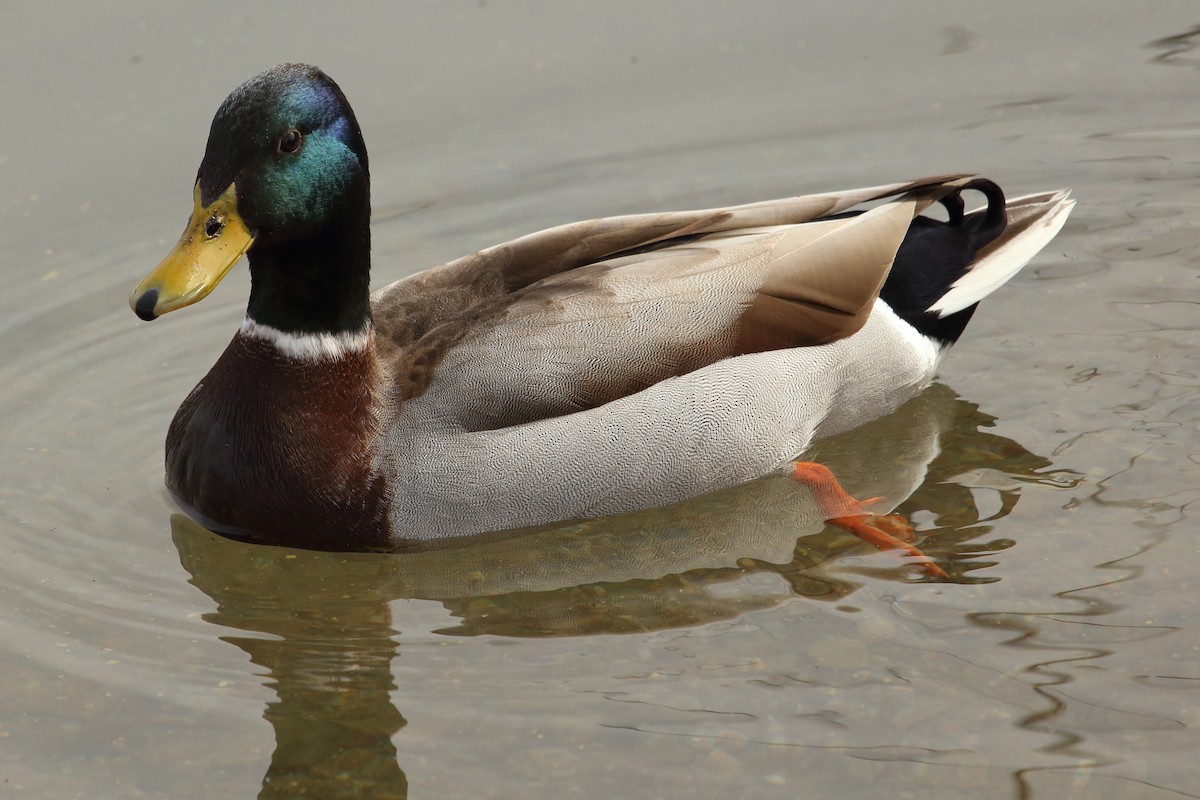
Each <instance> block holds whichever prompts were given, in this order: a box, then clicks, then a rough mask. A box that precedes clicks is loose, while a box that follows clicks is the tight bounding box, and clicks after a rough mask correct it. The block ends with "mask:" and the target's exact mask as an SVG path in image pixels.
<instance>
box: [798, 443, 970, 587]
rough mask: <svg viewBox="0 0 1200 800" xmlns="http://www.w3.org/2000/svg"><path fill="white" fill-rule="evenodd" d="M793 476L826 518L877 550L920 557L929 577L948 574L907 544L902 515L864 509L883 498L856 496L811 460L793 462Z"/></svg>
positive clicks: (909, 533) (908, 533) (907, 528)
mask: <svg viewBox="0 0 1200 800" xmlns="http://www.w3.org/2000/svg"><path fill="white" fill-rule="evenodd" d="M791 477H792V480H794V481H796V482H797V483H800V484H803V485H804V486H807V487H808V488H809V490H810V491H811V492H812V493H813V497H815V498H816V500H817V505H819V506H820V507H821V513H822V514H824V515H825V521H826V522H828V523H829V524H830V525H834V526H836V527H838V528H841V529H842V530H844V531H846V532H848V533H852V534H854V535H855V536H857V537H858V538H859V539H862V540H863V541H864V542H867V543H868V544H870V545H873V546H874V547H877V548H878V549H880V550H896V551H900V552H902V553H905V554H907V555H910V556H913V557H914V558H917V559H920V561H921V564H920V566H921V569H922V571H924V573H925V574H926V575H928V576H929V577H931V578H942V579H945V580H949V577H950V576H948V575H947V574H946V573H945V572H944V571H943V570H942V568H941V567H939V566H938V565H937V564H935V563H933V560H932V559H930V558H929V556H927V555H925V554H924V553H922V552H921V551H920V550H919V549H918V548H917V547H915V546H914V545H911V544H909V543H908V542H907V541H905V540H906V539H912V537H913V530H912V528H911V527H910V526H909V525H908V523H907V522H906V521H905V520H904V518H903V517H899V516H896V515H887V516H880V515H877V514H872V513H871V512H870V511H867V510H866V506H868V505H869V504H871V503H874V502H877V501H879V500H880V499H882V498H879V497H872V498H870V499H867V500H857V499H855V498H854V497H851V496H850V494H849V493H848V492H847V491H846V490H845V489H843V488H842V485H841V484H840V483H838V481H837V478H835V477H833V473H832V472H830V471H829V468H828V467H826V466H824V465H822V464H817V463H816V462H813V461H795V462H793V463H792V476H791Z"/></svg>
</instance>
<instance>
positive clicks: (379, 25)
mask: <svg viewBox="0 0 1200 800" xmlns="http://www.w3.org/2000/svg"><path fill="white" fill-rule="evenodd" d="M0 18H2V20H3V24H0V53H2V54H3V55H2V56H0V60H2V63H3V64H4V66H5V67H6V69H5V75H6V76H7V77H6V79H5V81H4V82H3V83H2V84H0V107H2V108H3V109H4V110H5V113H6V117H5V118H6V119H7V120H8V122H9V124H8V125H7V126H6V127H5V132H4V134H3V136H0V279H2V280H3V284H4V287H5V291H4V292H2V293H0V546H2V547H3V548H4V553H5V558H4V559H3V565H2V566H0V608H2V609H3V612H2V613H0V673H2V674H4V675H5V678H6V680H5V681H4V684H3V688H2V689H0V708H3V709H4V713H3V714H2V715H0V797H9V796H12V797H47V798H72V797H80V798H137V797H172V798H193V797H195V798H207V797H256V796H257V797H279V798H284V797H289V798H290V797H304V796H309V797H320V798H333V797H404V796H408V795H410V794H411V795H412V796H414V797H438V798H449V797H496V798H511V797H526V798H534V797H546V798H560V797H588V798H592V797H606V796H613V797H629V798H642V797H644V798H658V797H675V796H694V797H730V796H739V797H748V798H759V797H761V798H775V797H785V796H786V797H794V796H798V795H799V796H809V795H811V796H841V797H872V796H919V795H924V796H947V795H949V794H951V793H954V794H966V793H968V792H969V793H970V795H971V796H973V797H986V798H1010V797H1047V798H1056V797H1062V796H1065V795H1067V794H1068V793H1073V794H1075V795H1078V796H1087V797H1098V798H1107V797H1112V798H1117V797H1120V798H1126V797H1149V798H1154V797H1164V798H1167V797H1180V796H1185V797H1188V796H1198V794H1200V793H1198V792H1197V789H1196V788H1195V784H1196V781H1195V777H1194V775H1195V768H1194V759H1195V756H1194V754H1195V752H1196V750H1197V748H1198V747H1200V736H1198V735H1197V728H1198V727H1200V702H1197V697H1200V695H1197V691H1198V690H1200V670H1198V668H1197V666H1196V659H1195V651H1196V648H1197V647H1200V620H1197V619H1196V616H1195V615H1194V614H1192V613H1191V608H1192V605H1193V602H1192V600H1191V598H1192V596H1193V595H1194V586H1195V585H1196V583H1197V581H1198V580H1200V560H1198V559H1197V539H1196V533H1195V532H1196V530H1197V528H1198V525H1197V512H1196V510H1195V502H1196V500H1197V499H1198V498H1200V488H1198V487H1200V439H1198V436H1197V433H1198V431H1197V423H1198V421H1200V388H1198V387H1200V380H1198V373H1200V355H1198V354H1200V348H1198V344H1200V341H1198V339H1200V336H1198V334H1197V328H1198V324H1200V316H1198V313H1197V312H1198V306H1197V300H1196V297H1197V289H1198V288H1200V282H1198V275H1200V201H1198V199H1197V197H1198V192H1197V190H1198V188H1200V170H1198V168H1197V155H1196V153H1197V145H1198V144H1200V113H1198V112H1197V111H1196V110H1195V109H1196V104H1195V97H1196V85H1197V79H1198V78H1200V74H1198V72H1197V69H1198V68H1200V55H1198V53H1200V50H1197V49H1195V48H1194V43H1195V42H1197V41H1200V34H1198V33H1197V30H1198V29H1200V28H1198V24H1200V19H1198V18H1197V16H1196V14H1195V12H1194V9H1193V8H1192V7H1191V6H1189V5H1187V4H1183V3H1161V4H1158V5H1156V6H1155V7H1154V13H1136V14H1135V13H1133V12H1131V11H1130V10H1129V8H1128V6H1127V4H1118V3H1113V2H1102V3H1099V4H1097V3H1095V2H1090V3H1084V2H1079V1H1077V0H1071V1H1070V2H1063V3H1057V4H1054V5H1053V6H1049V5H1044V6H1039V7H1036V8H1035V7H1033V6H1028V7H1020V8H1019V9H1018V8H1016V7H1008V6H1004V5H1002V4H1001V5H997V4H994V3H985V2H982V1H981V0H969V1H968V2H959V3H933V4H925V5H923V6H921V7H920V8H919V10H916V11H914V10H913V9H912V8H909V7H906V6H904V5H902V4H891V3H883V2H874V3H869V4H865V5H859V6H856V7H855V8H854V9H853V10H851V9H849V8H847V7H846V6H845V5H844V4H833V3H811V4H803V5H801V6H798V5H797V4H795V3H785V2H764V3H756V4H749V5H739V6H736V7H735V6H732V5H725V4H720V3H709V2H705V3H695V2H691V3H682V2H680V3H671V2H663V3H655V4H636V3H605V4H584V3H573V2H563V3H558V4H555V5H553V6H548V5H533V4H523V3H436V4H435V3H414V4H407V5H405V6H403V7H401V8H398V9H394V10H388V11H386V12H383V11H379V10H377V9H375V8H372V7H369V6H365V5H363V6H358V5H349V6H339V7H338V8H337V9H336V10H335V9H334V8H333V7H331V6H328V5H325V6H322V5H304V4H300V5H297V4H294V3H293V4H288V5H286V6H279V7H271V8H263V9H260V8H258V7H254V6H245V5H240V4H228V3H221V2H216V3H206V4H204V5H203V6H195V7H192V8H189V9H184V10H165V9H163V8H161V7H160V6H159V5H158V4H152V3H141V2H124V1H123V2H121V3H119V4H116V5H109V6H107V7H105V8H104V9H100V8H99V7H97V8H95V9H92V8H83V7H79V8H75V7H70V8H63V9H57V8H51V7H47V6H43V5H34V4H9V5H8V6H7V7H6V9H5V10H4V11H3V12H0ZM282 61H308V62H312V63H317V64H319V65H321V66H322V67H324V68H325V69H326V70H327V71H329V72H330V73H331V74H332V75H333V76H334V77H335V79H336V80H338V81H339V83H340V84H341V85H342V87H343V88H344V89H345V91H346V92H347V94H348V95H349V97H350V98H351V101H352V102H353V103H354V106H355V109H356V112H357V114H358V117H359V119H360V121H361V122H362V125H363V127H364V131H365V134H366V137H367V143H368V147H369V148H370V152H371V163H372V174H373V178H374V206H375V209H376V213H375V220H376V225H375V229H374V241H375V253H376V275H375V283H376V285H383V284H384V283H387V282H390V281H391V280H394V279H395V278H398V277H401V276H402V275H405V274H408V273H410V272H413V271H415V270H417V269H420V268H423V267H425V266H429V265H432V264H435V263H438V262H440V261H444V260H447V259H450V258H454V257H456V256H459V255H462V254H465V253H467V252H470V251H472V250H474V249H477V248H479V247H483V246H487V245H489V244H492V243H495V242H497V241H501V240H503V239H505V238H511V237H513V236H516V235H520V234H522V233H525V232H528V231H531V230H535V229H537V228H540V227H544V226H546V225H550V224H554V223H559V222H564V221H570V220H574V219H581V218H586V217H589V216H596V215H602V214H614V213H624V212H632V211H649V210H655V209H663V208H685V207H703V206H712V205H725V204H730V203H736V202H744V201H750V200H754V199H761V198H765V197H774V196H781V195H786V194H789V193H795V192H801V191H819V190H825V189H836V188H844V187H850V186H857V185H867V184H873V183H883V182H891V181H895V180H902V179H906V178H910V177H915V176H918V175H922V174H936V173H944V172H948V171H956V170H977V171H980V172H983V173H986V174H988V175H989V176H991V177H993V178H995V179H996V180H998V181H1000V182H1001V183H1002V184H1003V185H1005V186H1006V187H1008V188H1009V189H1010V191H1012V192H1014V193H1021V192H1032V191H1038V190H1044V189H1050V188H1055V187H1059V186H1070V187H1073V189H1074V191H1075V195H1076V197H1077V198H1078V199H1079V206H1078V207H1077V209H1076V211H1075V214H1074V216H1073V217H1072V219H1071V221H1070V222H1069V223H1068V226H1067V228H1066V229H1065V230H1064V232H1063V233H1062V235H1060V236H1059V238H1058V239H1057V240H1056V241H1055V242H1054V243H1052V244H1051V245H1050V246H1049V247H1048V248H1047V249H1046V251H1045V252H1044V253H1043V254H1042V255H1041V256H1039V258H1038V259H1037V260H1036V261H1035V263H1034V264H1032V265H1031V266H1030V267H1029V268H1028V269H1027V270H1025V271H1024V272H1023V273H1022V274H1021V275H1019V276H1018V277H1017V278H1016V279H1015V280H1014V281H1013V282H1012V284H1010V285H1009V286H1008V287H1006V288H1005V289H1004V290H1003V291H1002V292H1000V293H998V294H997V295H996V296H995V297H993V298H991V299H989V300H988V301H987V303H986V304H985V305H984V306H983V308H982V309H981V311H980V313H979V314H977V315H976V319H975V320H974V321H973V322H972V325H971V327H970V329H969V330H968V333H967V335H966V336H965V338H964V340H963V341H962V342H961V343H960V345H959V347H958V348H957V349H956V351H955V352H954V353H953V355H952V356H951V358H950V359H949V360H948V361H947V362H946V366H945V369H944V371H943V375H942V377H941V379H940V382H939V384H938V385H936V386H934V387H932V388H931V389H930V390H929V391H928V392H927V393H925V394H923V395H922V396H921V397H919V398H918V399H917V400H915V401H914V402H913V403H910V404H909V405H908V406H906V407H905V408H904V409H902V410H901V411H900V412H898V413H897V414H896V415H894V416H892V417H889V418H887V419H884V420H880V421H879V422H877V423H873V424H872V425H870V426H867V427H866V428H864V429H862V430H860V431H857V432H854V433H852V434H850V435H847V436H845V437H841V438H839V439H837V440H834V441H830V442H827V443H823V444H822V445H821V446H820V447H819V448H818V451H817V455H818V456H819V457H821V458H822V459H823V460H826V461H828V462H829V463H830V464H831V465H833V466H834V468H835V469H836V470H837V471H838V472H839V474H843V475H845V476H847V481H848V483H850V485H851V488H854V489H856V490H859V491H862V492H864V493H868V494H883V495H886V496H888V497H889V498H890V499H891V500H892V501H893V502H895V503H898V504H899V510H900V511H901V512H903V513H905V514H906V515H908V516H909V518H910V519H911V520H912V521H913V522H914V523H915V524H916V526H917V528H918V529H919V531H920V533H921V535H922V537H923V547H924V549H925V550H926V551H927V552H928V553H930V554H931V555H932V556H934V557H935V558H937V559H938V560H939V561H940V562H941V563H943V564H944V565H945V566H946V567H947V569H948V570H949V571H950V572H951V574H952V576H953V579H954V581H953V582H952V583H932V582H927V581H923V580H921V579H920V578H919V576H918V575H917V574H915V573H914V572H913V571H912V570H911V569H910V568H908V567H906V566H905V565H904V564H902V563H901V562H899V561H897V560H896V559H894V558H891V557H889V556H887V555H885V554H878V553H874V552H871V551H870V550H869V548H864V547H862V546H860V545H859V544H858V543H857V542H856V541H854V540H852V539H850V538H849V537H847V536H845V535H844V534H840V533H838V532H837V531H835V530H828V529H825V528H824V527H823V526H822V525H821V524H820V523H819V520H817V519H816V518H815V517H814V515H813V512H812V509H811V508H810V507H809V504H808V503H807V501H806V499H805V498H804V497H802V496H800V495H799V494H798V493H797V492H796V491H795V490H794V487H791V486H790V485H789V484H788V483H787V482H786V481H781V480H778V479H765V480H763V481H759V482H756V483H753V484H750V485H748V486H745V487H739V488H737V489H735V490H730V491H728V492H722V493H718V494H716V495H713V496H710V497H707V498H702V499H700V500H698V501H695V502H692V503H686V504H683V505H681V506H679V507H676V508H672V509H667V510H660V511H654V512H647V513H645V514H640V515H634V516H631V517H628V518H625V519H621V520H604V521H596V522H589V523H586V524H582V525H575V526H566V527H560V528H555V529H549V530H546V531H542V532H540V533H538V534H536V535H532V536H529V537H526V538H523V539H521V540H520V541H517V542H512V541H510V542H505V543H496V542H491V543H479V544H476V545H472V546H466V547H462V548H457V549H452V550H442V551H435V552H430V553H422V554H418V555H413V556H407V557H386V556H374V555H346V554H337V555H331V554H323V553H311V552H301V551H292V550H286V549H277V548H265V547H257V546H252V545H246V544H241V543H237V542H231V541H227V540H224V539H221V538H219V537H216V536H213V535H212V534H210V533H208V532H205V531H203V530H200V529H198V528H196V527H195V526H194V525H192V524H190V523H189V522H188V521H187V520H186V519H183V518H181V517H179V516H178V515H177V514H176V513H175V512H176V511H177V509H175V508H174V506H173V505H172V504H171V502H170V500H169V498H168V497H167V496H166V494H165V491H164V490H163V488H162V439H163V436H164V434H165V431H166V426H167V423H168V422H169V420H170V418H171V415H172V414H173V413H174V409H175V408H176V407H177V406H178V404H179V402H180V401H181V400H182V398H183V397H184V396H185V395H186V393H187V392H188V391H189V390H190V388H191V386H192V385H193V384H194V383H195V382H196V381H197V380H198V379H199V377H200V376H201V375H202V374H203V373H204V371H205V370H206V369H207V367H208V366H209V365H210V364H211V363H212V361H213V360H214V359H215V358H216V356H217V355H218V354H219V352H220V350H221V349H222V348H223V346H224V344H225V342H226V341H227V340H228V338H229V337H230V335H231V334H232V332H233V330H234V328H235V326H236V325H237V324H238V322H239V321H240V319H241V315H242V312H243V309H244V301H245V297H246V291H247V281H246V276H245V274H244V271H243V270H235V272H234V274H232V275H231V276H230V278H229V279H227V280H226V282H225V284H224V285H222V287H221V288H220V289H218V291H217V292H216V293H215V294H214V295H213V296H212V297H211V298H209V299H208V300H207V301H206V302H205V303H203V304H200V305H198V306H195V307H193V308H190V309H188V310H187V311H185V312H182V313H180V314H178V315H172V316H171V317H169V318H167V319H165V320H162V321H159V322H157V323H154V325H153V326H148V325H146V324H143V323H140V322H138V321H137V320H136V319H135V318H134V317H133V315H132V314H131V313H130V312H129V310H128V308H127V306H126V301H125V298H126V295H127V293H128V291H129V288H130V287H131V286H132V284H133V283H134V282H136V280H138V279H139V278H140V277H141V276H142V275H143V274H144V273H145V272H146V271H147V269H149V268H150V267H151V266H152V265H153V264H155V263H157V261H158V259H159V258H160V257H161V255H162V253H163V252H164V251H165V249H166V248H167V247H168V246H169V245H170V244H171V243H172V242H173V241H174V239H175V237H176V236H177V235H178V233H179V230H180V227H181V225H182V224H183V221H184V219H185V217H186V214H187V213H188V211H189V210H190V207H191V206H190V193H191V184H192V180H193V178H194V174H195V169H196V166H197V164H198V163H199V159H200V156H201V154H202V153H203V147H204V140H205V137H206V135H207V130H208V124H209V122H210V120H211V116H212V113H213V111H214V110H215V109H216V106H217V105H218V104H219V102H220V101H221V99H223V98H224V96H225V94H226V93H228V91H229V90H230V89H232V88H233V87H234V86H236V85H237V84H238V83H239V82H241V81H242V80H244V79H245V78H247V77H249V76H250V75H252V74H254V73H255V72H257V71H259V70H261V69H262V68H264V67H266V66H269V65H271V64H274V63H278V62H282Z"/></svg>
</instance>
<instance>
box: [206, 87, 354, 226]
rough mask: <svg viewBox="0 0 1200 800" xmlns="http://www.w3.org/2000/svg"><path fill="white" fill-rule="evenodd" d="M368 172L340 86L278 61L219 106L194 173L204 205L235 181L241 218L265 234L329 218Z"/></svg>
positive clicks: (350, 199)
mask: <svg viewBox="0 0 1200 800" xmlns="http://www.w3.org/2000/svg"><path fill="white" fill-rule="evenodd" d="M366 177H367V148H366V146H365V145H364V144H363V139H362V133H361V132H360V130H359V127H358V121H357V120H356V119H355V118H354V112H353V111H352V110H351V108H350V104H349V103H348V102H347V101H346V96H345V95H343V94H342V90H341V89H339V88H338V86H337V84H336V83H334V82H333V80H331V79H330V78H329V77H328V76H327V75H325V73H323V72H321V70H319V69H317V68H316V67H310V66H307V65H304V64H284V65H282V66H278V67H274V68H272V69H269V70H267V71H266V72H263V73H261V74H259V75H256V76H255V77H253V78H251V79H250V80H248V81H246V82H245V83H243V84H242V85H241V86H239V87H238V88H237V89H235V90H234V91H233V93H232V94H230V95H229V97H227V98H226V99H225V102H224V103H222V104H221V107H220V108H219V109H217V114H216V116H215V117H213V122H212V128H211V129H210V131H209V134H208V147H207V148H206V149H205V152H204V160H203V161H202V162H201V164H200V170H199V172H198V173H197V175H196V180H197V183H198V184H199V186H200V202H201V203H202V204H203V205H204V206H208V205H210V204H211V203H212V202H213V201H214V200H216V199H217V198H218V197H220V196H221V194H223V193H224V192H225V190H226V189H228V188H229V186H230V185H231V184H236V186H237V194H238V210H239V213H240V214H241V216H242V219H243V220H244V221H245V222H246V225H247V227H249V228H250V229H251V230H256V231H258V237H259V239H260V241H263V242H267V241H272V240H273V241H284V240H286V239H290V238H293V237H294V236H297V235H304V234H305V233H309V232H311V230H312V228H313V227H314V226H319V225H321V224H322V223H324V222H327V221H330V220H332V218H334V217H336V216H338V215H339V214H340V213H341V212H343V211H344V210H345V207H346V206H347V205H352V204H353V202H354V200H355V190H356V189H358V190H361V189H362V188H363V185H364V184H365V182H366Z"/></svg>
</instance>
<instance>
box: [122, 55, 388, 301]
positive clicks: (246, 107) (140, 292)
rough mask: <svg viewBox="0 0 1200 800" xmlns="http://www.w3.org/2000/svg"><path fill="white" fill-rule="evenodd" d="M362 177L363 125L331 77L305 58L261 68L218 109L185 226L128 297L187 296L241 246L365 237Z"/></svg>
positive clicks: (195, 294) (192, 297)
mask: <svg viewBox="0 0 1200 800" xmlns="http://www.w3.org/2000/svg"><path fill="white" fill-rule="evenodd" d="M368 187H369V177H368V170H367V149H366V146H365V145H364V144H363V138H362V132H361V131H360V129H359V126H358V121H357V120H356V119H355V117H354V112H353V110H351V108H350V104H349V103H348V102H347V101H346V97H345V95H344V94H342V91H341V89H340V88H338V86H337V84H336V83H334V82H333V80H332V79H330V78H329V77H328V76H327V75H325V73H323V72H321V70H319V69H317V68H316V67H311V66H307V65H304V64H284V65H281V66H278V67H273V68H271V69H269V70H267V71H265V72H262V73H260V74H259V75H256V76H254V77H253V78H251V79H250V80H248V81H246V82H245V83H244V84H242V85H241V86H239V87H238V88H237V89H235V90H234V91H233V93H232V94H230V95H229V97H227V98H226V99H225V102H223V103H222V104H221V107H220V108H219V109H218V110H217V114H216V116H215V117H214V118H213V122H212V128H211V129H210V131H209V135H208V146H207V148H206V149H205V153H204V160H203V161H202V162H201V164H200V169H199V171H198V172H197V175H196V185H195V190H194V208H193V213H192V218H191V220H190V221H189V223H188V227H187V229H186V230H185V231H184V234H183V236H182V237H181V238H180V241H179V244H178V246H177V247H176V248H175V250H174V251H172V253H171V254H169V255H168V256H167V258H166V259H164V260H163V262H162V263H161V264H160V265H159V266H158V267H157V268H156V269H155V270H154V272H152V273H151V274H150V275H149V276H147V277H146V279H145V280H143V281H142V282H141V283H140V284H138V286H137V287H135V288H134V290H133V293H132V294H131V295H130V305H131V306H132V307H133V309H134V311H136V312H137V314H138V316H140V317H142V318H143V319H154V318H155V317H158V316H159V315H161V314H164V313H166V312H168V311H173V310H175V309H177V308H182V307H183V306H186V305H190V304H191V303H194V302H196V301H198V300H200V299H202V298H203V297H205V296H206V295H207V294H208V293H209V292H210V291H211V290H212V288H213V287H214V286H215V285H216V284H217V283H218V282H219V281H220V280H221V278H223V277H224V276H225V274H226V273H227V272H228V271H229V269H230V268H231V267H232V266H233V265H234V264H235V263H236V262H237V260H238V259H239V258H240V257H241V255H242V254H243V253H245V252H247V251H251V257H252V259H253V257H254V254H255V253H260V251H261V253H260V254H262V255H264V256H265V254H266V252H267V251H268V250H271V249H276V248H279V247H281V246H283V247H287V246H288V245H289V243H292V242H296V243H297V245H299V243H301V242H308V241H309V240H316V239H320V238H321V237H322V236H326V235H331V234H332V233H336V232H341V233H342V234H343V235H344V234H345V233H346V232H348V231H350V230H351V229H353V230H354V231H355V233H359V234H360V235H359V238H363V239H364V241H365V237H366V236H367V235H368V234H367V233H366V225H367V220H368V218H369V215H370V197H369V188H368ZM359 229H361V232H360V231H359ZM351 235H354V234H351ZM251 248H253V250H251ZM260 260H261V261H262V262H263V263H264V264H265V263H267V262H268V261H269V260H270V259H268V258H265V257H264V258H262V259H260ZM280 277H282V276H280ZM252 300H253V297H252Z"/></svg>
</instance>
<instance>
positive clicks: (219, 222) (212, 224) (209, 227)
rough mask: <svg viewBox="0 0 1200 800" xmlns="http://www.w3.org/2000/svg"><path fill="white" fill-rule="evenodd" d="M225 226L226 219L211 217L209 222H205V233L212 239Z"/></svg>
mask: <svg viewBox="0 0 1200 800" xmlns="http://www.w3.org/2000/svg"><path fill="white" fill-rule="evenodd" d="M224 227H225V220H223V219H221V218H220V217H209V218H208V222H206V223H204V235H205V236H207V237H208V238H210V239H211V238H213V237H214V236H216V235H217V234H218V233H220V232H221V229H222V228H224Z"/></svg>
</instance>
